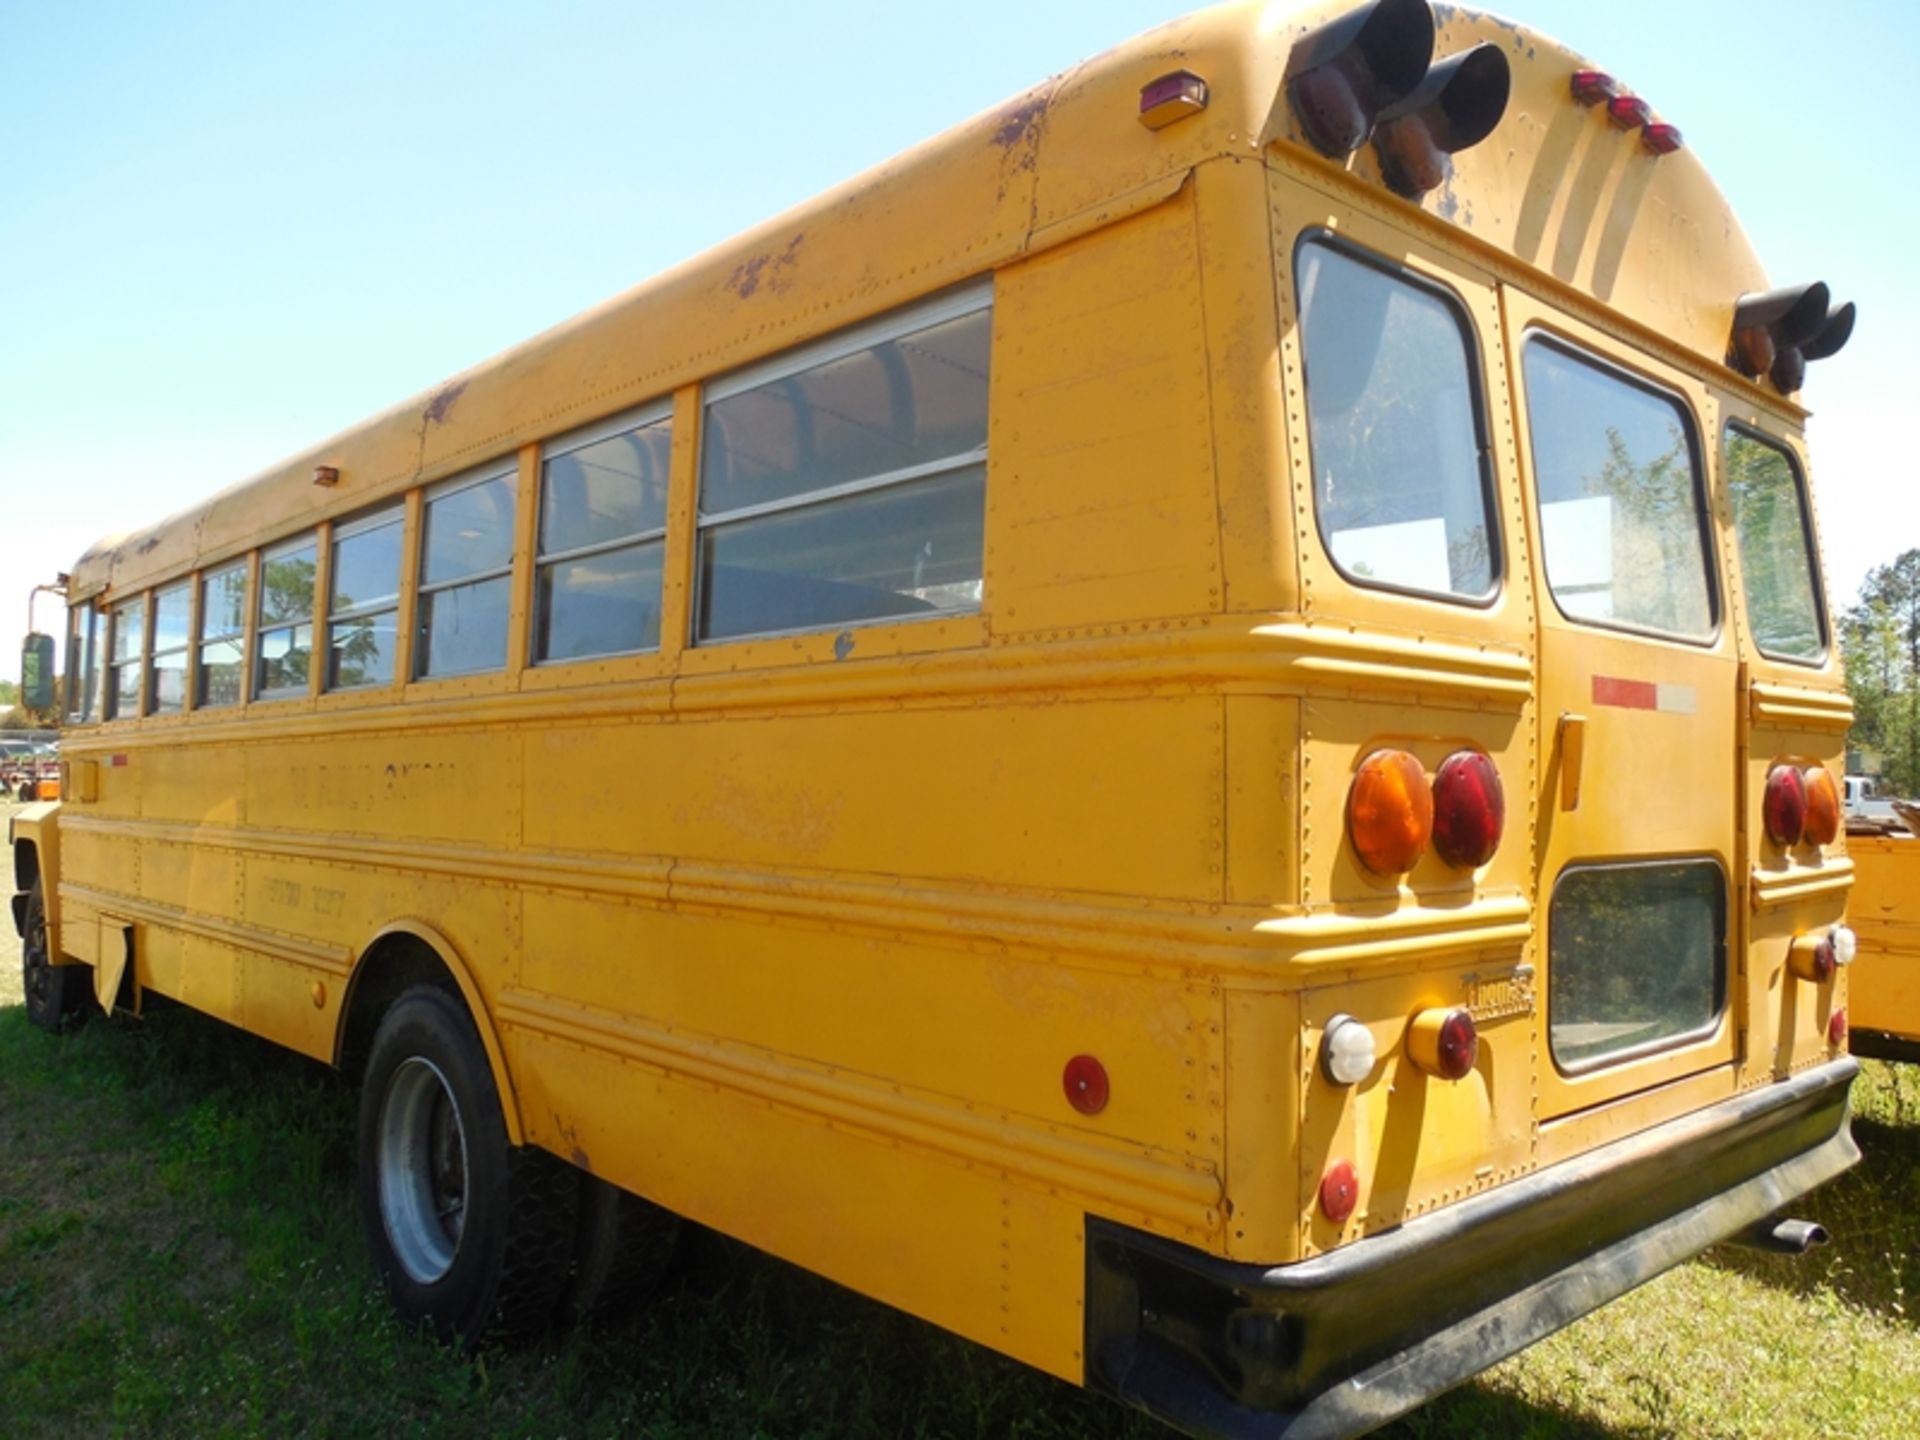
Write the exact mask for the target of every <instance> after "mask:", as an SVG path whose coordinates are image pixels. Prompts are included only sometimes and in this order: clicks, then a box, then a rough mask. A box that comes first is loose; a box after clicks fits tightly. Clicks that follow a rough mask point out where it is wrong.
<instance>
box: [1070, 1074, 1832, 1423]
mask: <svg viewBox="0 0 1920 1440" xmlns="http://www.w3.org/2000/svg"><path fill="white" fill-rule="evenodd" d="M1858 1069H1859V1066H1858V1065H1857V1064H1855V1062H1854V1061H1852V1060H1851V1059H1844V1058H1843V1059H1839V1060H1835V1061H1833V1062H1831V1063H1829V1064H1826V1065H1823V1066H1821V1067H1819V1068H1818V1069H1816V1070H1810V1071H1807V1072H1805V1073H1803V1074H1800V1075H1796V1076H1793V1077H1791V1078H1790V1079H1787V1080H1783V1081H1781V1082H1779V1083H1777V1084H1774V1085H1770V1086H1767V1087H1766V1088H1765V1089H1762V1090H1756V1091H1752V1092H1750V1093H1748V1094H1745V1095H1740V1096H1736V1097H1735V1098H1733V1099H1731V1100H1727V1101H1723V1102H1722V1103H1720V1104H1718V1105H1715V1106H1712V1107H1710V1108H1709V1109H1706V1110H1703V1111H1699V1112H1696V1113H1695V1114H1692V1115H1686V1116H1682V1117H1681V1118H1680V1119H1678V1120H1673V1121H1669V1122H1668V1123H1666V1124H1664V1125H1659V1126H1656V1127H1654V1128H1653V1129H1651V1130H1647V1131H1644V1132H1642V1133H1641V1134H1638V1135H1634V1136H1630V1137H1629V1138H1627V1139H1625V1140H1620V1141H1616V1142H1615V1143H1613V1144H1611V1145H1607V1146H1604V1147H1602V1148H1600V1149H1598V1150H1594V1151H1591V1152H1589V1153H1588V1154H1586V1155H1583V1156H1580V1157H1579V1158H1577V1159H1574V1160H1569V1161H1566V1162H1564V1163H1562V1164H1559V1165H1555V1166H1551V1167H1550V1168H1548V1169H1546V1170H1542V1171H1540V1172H1538V1173H1537V1174H1534V1175H1531V1176H1528V1177H1527V1178H1526V1179H1523V1180H1517V1181H1514V1182H1513V1183H1511V1184H1508V1185H1504V1186H1501V1187H1500V1188H1499V1189H1497V1190H1493V1191H1489V1192H1487V1193H1486V1194H1484V1195H1480V1196H1476V1197H1475V1198H1473V1199H1471V1200H1464V1201H1461V1202H1460V1203H1458V1204H1455V1205H1452V1206H1449V1207H1447V1208H1446V1209H1444V1210H1440V1211H1436V1212H1434V1213H1432V1214H1430V1215H1424V1216H1421V1217H1420V1218H1418V1219H1415V1220H1410V1221H1408V1222H1407V1223H1406V1224H1404V1225H1402V1226H1399V1227H1398V1228H1396V1229H1394V1230H1390V1231H1387V1232H1385V1233H1383V1234H1380V1235H1376V1236H1373V1237H1370V1238H1368V1239H1365V1240H1360V1241H1357V1242H1355V1243H1353V1244H1351V1245H1346V1246H1343V1247H1342V1248H1340V1249H1339V1250H1335V1251H1333V1252H1331V1253H1329V1254H1326V1255H1322V1256H1318V1257H1316V1258H1314V1259H1311V1260H1306V1261H1302V1262H1300V1263H1299V1264H1295V1265H1285V1266H1279V1267H1275V1268H1272V1269H1266V1268H1262V1267H1260V1266H1257V1265H1239V1264H1234V1263H1231V1262H1228V1261H1224V1260H1220V1259H1218V1258H1216V1257H1214V1256H1211V1255H1206V1254H1204V1253H1202V1252H1200V1251H1198V1250H1192V1249H1188V1248H1187V1247H1185V1246H1182V1245H1175V1244H1172V1243H1170V1242H1168V1241H1164V1240H1160V1239H1157V1238H1155V1237H1153V1236H1149V1235H1144V1234H1141V1233H1140V1232H1138V1231H1134V1230H1130V1229H1127V1228H1126V1227H1124V1226H1120V1225H1114V1224H1111V1223H1108V1222H1106V1221H1103V1220H1098V1219H1090V1220H1089V1222H1088V1229H1087V1350H1086V1354H1087V1383H1088V1384H1089V1385H1090V1386H1092V1387H1094V1388H1096V1389H1100V1390H1104V1391H1106V1392H1107V1393H1109V1394H1112V1395H1114V1396H1115V1397H1117V1398H1119V1399H1121V1400H1123V1401H1125V1402H1127V1403H1129V1404H1132V1405H1136V1406H1139V1407H1140V1408H1142V1409H1145V1410H1147V1411H1150V1412H1151V1413H1153V1414H1154V1415H1157V1416H1159V1417H1160V1418H1161V1419H1163V1420H1166V1421H1168V1422H1170V1423H1172V1424H1174V1425H1177V1426H1180V1427H1182V1428H1183V1429H1186V1430H1188V1431H1190V1432H1192V1433H1194V1434H1198V1435H1208V1436H1220V1437H1233V1440H1239V1437H1247V1440H1253V1437H1262V1440H1278V1437H1282V1436H1284V1437H1286V1440H1308V1437H1313V1440H1337V1437H1342V1436H1351V1435H1359V1434H1364V1433H1365V1432H1366V1431H1368V1430H1370V1429H1372V1428H1373V1427H1375V1426H1377V1425H1382V1424H1385V1423H1386V1422H1387V1421H1389V1420H1391V1419H1393V1418H1394V1417H1395V1416H1397V1415H1401V1414H1404V1413H1405V1412H1406V1411H1408V1410H1411V1409H1413V1408H1414V1407H1415V1406H1417V1405H1420V1404H1422V1403H1423V1402H1425V1401H1427V1400H1430V1399H1432V1398H1433V1397H1434V1396H1435V1395H1438V1394H1440V1393H1441V1392H1442V1391H1444V1390H1447V1389H1449V1388H1451V1387H1452V1386H1454V1385H1457V1384H1459V1383H1460V1382H1461V1381H1462V1380H1465V1379H1467V1378H1468V1377H1470V1376H1472V1375H1475V1374H1477V1373H1479V1372H1480V1371H1481V1370H1484V1369H1485V1368H1486V1367H1487V1366H1489V1365H1492V1364H1494V1363H1495V1362H1496V1361H1499V1360H1502V1359H1505V1358H1506V1357H1507V1356H1509V1355H1512V1354H1514V1353H1515V1352H1517V1351H1519V1350H1522V1349H1524V1348H1525V1347H1526V1346H1528V1345H1531V1344H1532V1343H1533V1342H1534V1341H1536V1340H1539V1339H1541V1338H1543V1337H1545V1336H1547V1335H1550V1334H1552V1333H1553V1332H1554V1331H1555V1330H1558V1329H1560V1328H1561V1327H1562V1326H1564V1325H1567V1324H1569V1323H1571V1322H1572V1321H1574V1320H1577V1319H1579V1318H1580V1317H1581V1316H1582V1315H1585V1314H1587V1313H1588V1312H1589V1311H1591V1310H1594V1309H1597V1308H1598V1307H1599V1306H1601V1305H1603V1304H1605V1303H1606V1302H1607V1301H1609V1300H1612V1299H1614V1298H1615V1297H1617V1296H1619V1295H1623V1294H1625V1293H1626V1292H1627V1291H1628V1290H1631V1289H1633V1288H1634V1287H1635V1286H1636V1285H1640V1284H1642V1283H1644V1282H1645V1281H1647V1280H1650V1279H1652V1278H1653V1277H1654V1276H1655V1275H1658V1274H1659V1273H1660V1272H1661V1271H1663V1270H1666V1269H1669V1268H1670V1267H1672V1266H1674V1265H1677V1264H1679V1263H1680V1262H1681V1261H1683V1260H1686V1259H1688V1258H1689V1257H1691V1256H1693V1255H1696V1254H1698V1253H1699V1252H1700V1251H1701V1250H1704V1249H1705V1248H1706V1247H1707V1246H1709V1245H1712V1244H1714V1243H1715V1242H1717V1241H1720V1240H1724V1239H1727V1238H1729V1237H1730V1236H1733V1235H1735V1234H1738V1233H1739V1232H1741V1231H1744V1230H1747V1229H1749V1228H1750V1227H1752V1226H1753V1225H1754V1224H1755V1223H1756V1222H1758V1221H1760V1220H1762V1219H1764V1218H1765V1217H1766V1216H1768V1215H1770V1214H1772V1213H1773V1212H1775V1211H1777V1210H1778V1209H1780V1208H1781V1207H1782V1206H1784V1205H1786V1204H1788V1203H1790V1202H1791V1201H1793V1200H1794V1199H1795V1198H1796V1197H1798V1196H1800V1195H1803V1194H1805V1193H1806V1192H1807V1191H1809V1190H1811V1189H1813V1188H1814V1187H1815V1186H1818V1185H1821V1184H1823V1183H1825V1182H1826V1181H1828V1180H1830V1179H1832V1178H1833V1177H1834V1176H1835V1175H1838V1174H1839V1173H1840V1172H1841V1171H1843V1170H1845V1169H1846V1168H1847V1167H1848V1166H1849V1165H1852V1164H1853V1163H1854V1162H1855V1161H1856V1160H1858V1159H1859V1158H1860V1152H1859V1150H1858V1149H1857V1148H1856V1147H1855V1145H1854V1143H1853V1137H1852V1136H1851V1134H1850V1133H1849V1131H1848V1123H1847V1122H1848V1108H1847V1087H1848V1085H1849V1084H1850V1083H1851V1082H1852V1080H1853V1077H1854V1075H1855V1074H1856V1073H1857V1072H1858Z"/></svg>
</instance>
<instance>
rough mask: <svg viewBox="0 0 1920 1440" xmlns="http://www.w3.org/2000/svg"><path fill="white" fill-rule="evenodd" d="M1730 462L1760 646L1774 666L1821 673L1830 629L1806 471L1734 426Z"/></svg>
mask: <svg viewBox="0 0 1920 1440" xmlns="http://www.w3.org/2000/svg"><path fill="white" fill-rule="evenodd" d="M1723 459H1724V463H1725V465H1726V476H1727V493H1728V495H1729V496H1731V497H1732V500H1733V533H1734V536H1735V539H1736V540H1737V542H1738V544H1739V547H1740V578H1741V584H1742V588H1743V590H1744V593H1745V595H1746V598H1747V619H1748V622H1749V623H1750V624H1751V625H1752V626H1753V643H1754V644H1755V645H1756V646H1758V647H1759V650H1760V653H1761V654H1762V655H1765V656H1767V657H1768V658H1769V659H1773V660H1799V661H1804V662H1805V663H1807V664H1812V665H1817V664H1819V663H1820V661H1821V660H1823V659H1824V658H1826V653H1827V627H1826V616H1825V615H1824V614H1823V613H1822V610H1821V605H1820V589H1819V583H1818V581H1817V580H1816V579H1815V578H1814V576H1815V568H1814V559H1813V527H1812V526H1811V525H1809V524H1808V523H1807V492H1806V487H1805V485H1803V484H1802V483H1801V480H1800V473H1799V467H1797V466H1796V465H1795V464H1794V463H1793V459H1792V457H1791V456H1790V455H1789V454H1788V453H1787V451H1786V449H1785V448H1784V447H1782V446H1780V445H1776V444H1775V443H1774V442H1773V441H1771V440H1767V439H1764V438H1762V437H1761V436H1760V435H1758V434H1755V433H1753V432H1751V431H1747V430H1740V429H1737V428H1734V427H1731V426H1730V427H1728V429H1727V443H1726V449H1725V450H1724V452H1723Z"/></svg>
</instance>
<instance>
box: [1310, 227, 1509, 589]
mask: <svg viewBox="0 0 1920 1440" xmlns="http://www.w3.org/2000/svg"><path fill="white" fill-rule="evenodd" d="M1296 269H1297V272H1298V277H1299V295H1300V336H1301V356H1302V361H1303V368H1304V371H1305V377H1306V379H1305V384H1306V392H1307V436H1308V441H1309V446H1310V449H1311V451H1312V457H1313V500H1314V504H1313V510H1314V516H1315V518H1316V520H1317V521H1318V523H1319V527H1320V542H1321V544H1322V545H1324V546H1325V547H1326V552H1327V555H1328V556H1329V557H1330V558H1331V559H1332V561H1333V563H1334V565H1335V566H1336V567H1337V568H1338V569H1339V571H1340V573H1341V574H1343V575H1345V576H1346V577H1347V578H1348V579H1349V580H1351V581H1353V582H1354V583H1356V584H1359V585H1370V586H1377V587H1381V588H1385V589H1394V590H1412V591H1417V592H1419V593H1421V594H1426V595H1436V596H1440V597H1443V598H1448V599H1458V600H1467V601H1480V600H1486V599H1489V598H1490V597H1491V596H1492V595H1493V592H1494V586H1495V584H1496V582H1497V580H1498V576H1499V573H1500V553H1499V546H1498V537H1499V530H1498V527H1497V524H1496V522H1495V520H1494V518H1493V491H1492V486H1491V483H1490V480H1489V476H1488V471H1487V447H1486V441H1485V432H1484V423H1483V421H1482V418H1481V417H1482V412H1481V405H1480V397H1479V394H1478V391H1477V388H1476V385H1475V375H1476V373H1477V370H1476V366H1477V361H1476V357H1475V352H1474V347H1473V343H1472V340H1471V332H1470V331H1469V329H1468V326H1467V319H1466V316H1465V314H1464V312H1463V311H1462V310H1461V308H1460V304H1459V302H1458V301H1457V300H1456V299H1455V298H1454V297H1453V296H1452V295H1450V294H1448V293H1447V292H1446V291H1444V290H1441V289H1440V288H1439V287H1437V286H1435V285H1432V284H1429V283H1427V282H1425V281H1422V280H1418V279H1416V278H1414V277H1412V276H1410V275H1408V274H1406V273H1404V272H1401V271H1393V270H1388V269H1386V268H1385V267H1384V266H1383V265H1380V264H1376V263H1374V262H1371V261H1368V260H1363V259H1359V258H1356V257H1355V256H1354V255H1352V254H1349V253H1347V252H1346V251H1345V250H1342V249H1337V248H1335V247H1334V246H1333V245H1331V244H1329V243H1327V242H1325V241H1321V240H1313V239H1309V240H1306V241H1304V242H1302V244H1301V246H1300V249H1299V254H1298V258H1297V261H1296Z"/></svg>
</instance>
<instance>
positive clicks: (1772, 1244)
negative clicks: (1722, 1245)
mask: <svg viewBox="0 0 1920 1440" xmlns="http://www.w3.org/2000/svg"><path fill="white" fill-rule="evenodd" d="M1728 1243H1729V1244H1732V1245H1744V1246H1746V1247H1747V1248H1748V1249H1749V1250H1765V1251H1767V1252H1768V1253H1769V1254H1772V1255H1804V1254H1806V1253H1807V1251H1809V1250H1811V1249H1812V1248H1813V1247H1814V1246H1816V1245H1824V1244H1826V1243H1827V1227H1826V1226H1824V1225H1816V1224H1814V1223H1813V1221H1811V1220H1762V1221H1761V1222H1760V1223H1759V1224H1758V1225H1756V1226H1754V1227H1753V1228H1752V1229H1751V1230H1743V1231H1741V1233H1740V1234H1738V1235H1735V1236H1734V1237H1733V1238H1732V1239H1731V1240H1730V1241H1728Z"/></svg>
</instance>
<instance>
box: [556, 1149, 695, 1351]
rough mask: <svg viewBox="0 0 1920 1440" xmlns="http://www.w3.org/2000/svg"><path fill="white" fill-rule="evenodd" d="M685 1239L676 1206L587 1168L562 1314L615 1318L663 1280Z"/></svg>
mask: <svg viewBox="0 0 1920 1440" xmlns="http://www.w3.org/2000/svg"><path fill="white" fill-rule="evenodd" d="M679 1239H680V1217H679V1216H678V1215H675V1214H674V1213H673V1212H672V1211H671V1210H663V1209H661V1208H660V1206H658V1205H655V1204H653V1203H651V1202H650V1201H647V1200H642V1199H641V1198H640V1197H639V1196H638V1195H634V1194H631V1193H629V1192H628V1191H625V1190H622V1189H621V1188H620V1187H619V1186H618V1185H612V1184H609V1183H608V1182H607V1181H605V1180H602V1179H601V1178H600V1177H599V1176H597V1175H589V1174H585V1173H583V1174H582V1175H581V1176H580V1220H579V1225H578V1227H577V1229H576V1230H575V1232H574V1248H573V1273H572V1274H571V1275H570V1276H569V1277H568V1280H567V1289H566V1292H565V1293H564V1294H563V1295H562V1297H561V1301H560V1315H561V1318H562V1319H564V1320H566V1321H568V1322H570V1323H577V1322H580V1321H589V1320H612V1319H616V1318H618V1317H619V1316H621V1315H623V1314H626V1313H628V1312H630V1311H631V1310H632V1309H633V1308H634V1307H635V1306H636V1305H637V1304H638V1303H639V1302H640V1301H641V1300H643V1299H645V1298H646V1297H647V1296H648V1295H649V1294H651V1293H652V1291H653V1290H654V1289H655V1288H656V1287H657V1286H658V1285H659V1283H660V1277H661V1276H662V1275H664V1274H665V1273H666V1270H667V1266H668V1265H669V1263H671V1261H672V1259H673V1252H674V1248H675V1246H676V1245H677V1243H678V1242H679Z"/></svg>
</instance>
